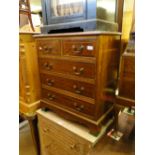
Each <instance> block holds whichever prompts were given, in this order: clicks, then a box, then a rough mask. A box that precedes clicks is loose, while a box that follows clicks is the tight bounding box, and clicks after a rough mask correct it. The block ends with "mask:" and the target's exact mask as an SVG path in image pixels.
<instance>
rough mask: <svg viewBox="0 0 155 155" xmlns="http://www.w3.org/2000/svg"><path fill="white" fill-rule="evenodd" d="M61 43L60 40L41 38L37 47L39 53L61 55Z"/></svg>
mask: <svg viewBox="0 0 155 155" xmlns="http://www.w3.org/2000/svg"><path fill="white" fill-rule="evenodd" d="M60 47H61V43H60V41H59V40H39V41H37V49H38V52H39V55H61V48H60Z"/></svg>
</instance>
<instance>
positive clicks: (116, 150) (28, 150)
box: [19, 124, 135, 155]
mask: <svg viewBox="0 0 155 155" xmlns="http://www.w3.org/2000/svg"><path fill="white" fill-rule="evenodd" d="M19 138H20V139H19V140H20V143H19V155H36V154H35V150H34V146H33V143H32V138H31V134H30V128H29V126H28V124H26V125H25V126H23V127H22V128H21V129H20V131H19ZM134 150H135V144H134V136H132V137H131V138H130V139H128V140H123V139H122V140H121V141H119V142H117V141H115V140H113V139H111V138H109V137H107V136H104V137H103V138H102V139H101V140H100V142H99V143H98V144H97V145H96V146H95V148H94V150H93V151H92V152H91V153H90V155H134V154H135V153H134Z"/></svg>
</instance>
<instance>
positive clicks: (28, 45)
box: [19, 33, 40, 115]
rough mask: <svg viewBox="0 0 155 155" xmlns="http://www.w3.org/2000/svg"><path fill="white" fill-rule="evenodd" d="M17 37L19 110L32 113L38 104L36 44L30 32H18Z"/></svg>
mask: <svg viewBox="0 0 155 155" xmlns="http://www.w3.org/2000/svg"><path fill="white" fill-rule="evenodd" d="M19 39H20V41H19V110H20V113H23V114H26V115H32V114H33V113H34V112H35V110H36V109H37V108H38V107H39V105H40V82H39V76H38V75H39V71H38V59H37V51H36V44H35V40H34V38H33V37H32V33H20V35H19Z"/></svg>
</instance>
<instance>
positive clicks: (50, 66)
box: [43, 62, 53, 70]
mask: <svg viewBox="0 0 155 155" xmlns="http://www.w3.org/2000/svg"><path fill="white" fill-rule="evenodd" d="M43 67H44V68H45V69H46V70H51V69H52V67H53V66H52V64H50V63H48V62H45V63H44V64H43Z"/></svg>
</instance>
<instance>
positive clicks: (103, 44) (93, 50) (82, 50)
mask: <svg viewBox="0 0 155 155" xmlns="http://www.w3.org/2000/svg"><path fill="white" fill-rule="evenodd" d="M35 37H36V43H37V50H38V57H39V67H40V69H39V70H40V78H41V93H42V99H41V107H47V108H49V109H51V110H54V111H56V112H57V113H59V114H60V115H62V116H63V117H65V118H67V119H70V120H73V121H77V122H80V123H82V124H84V125H86V126H88V127H89V129H90V132H91V133H93V134H98V133H99V131H100V129H101V124H102V123H105V122H106V121H107V120H108V119H109V118H110V117H112V116H113V114H112V112H113V98H114V90H115V88H116V81H117V75H118V74H117V73H118V65H119V64H118V62H119V45H120V34H119V33H110V32H109V33H108V32H83V33H66V34H53V35H52V34H51V35H44V34H43V35H36V36H35Z"/></svg>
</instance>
